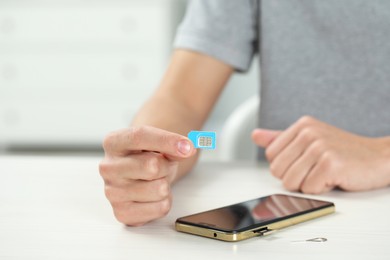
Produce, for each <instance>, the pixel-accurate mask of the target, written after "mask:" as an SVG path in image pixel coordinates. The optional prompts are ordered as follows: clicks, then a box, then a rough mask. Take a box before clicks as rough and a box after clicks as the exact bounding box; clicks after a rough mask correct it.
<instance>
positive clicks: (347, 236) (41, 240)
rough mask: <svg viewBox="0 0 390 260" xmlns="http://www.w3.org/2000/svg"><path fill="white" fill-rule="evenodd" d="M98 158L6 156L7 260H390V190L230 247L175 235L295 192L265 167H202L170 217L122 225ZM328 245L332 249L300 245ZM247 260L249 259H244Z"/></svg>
mask: <svg viewBox="0 0 390 260" xmlns="http://www.w3.org/2000/svg"><path fill="white" fill-rule="evenodd" d="M99 160H100V158H97V157H54V156H52V157H44V156H1V157H0V176H1V179H0V180H1V189H0V259H40V260H41V259H157V258H161V259H186V260H187V259H233V258H234V259H236V258H237V257H240V258H241V257H243V258H242V259H347V258H348V259H370V260H371V259H390V224H389V221H390V210H389V209H390V189H382V190H377V191H372V192H359V193H345V192H341V191H333V192H331V193H327V194H324V195H323V196H309V197H316V198H320V199H325V200H331V201H333V202H334V203H335V204H336V213H335V214H332V215H329V216H325V217H322V218H319V219H316V220H312V221H309V222H306V223H301V224H299V225H296V226H293V227H289V228H287V229H284V230H283V231H279V232H277V233H275V234H272V235H269V236H267V237H259V238H252V239H249V240H246V241H241V242H234V243H229V242H222V241H217V240H212V239H207V238H202V237H197V236H193V235H189V234H184V233H179V232H176V231H175V230H174V228H173V224H174V221H175V219H176V218H178V217H180V216H183V215H187V214H191V213H195V212H198V211H202V210H206V209H211V208H214V207H219V206H224V205H227V204H232V203H235V202H240V201H243V200H247V199H251V198H256V197H259V196H263V195H268V194H272V193H288V192H286V191H285V190H284V189H283V188H282V186H281V184H280V182H279V181H278V180H276V179H274V178H273V177H272V176H271V175H270V174H269V173H268V170H267V168H266V166H265V165H263V166H259V165H252V164H242V163H241V164H240V163H231V164H226V163H224V164H222V163H203V164H200V165H198V167H197V168H196V169H195V170H194V171H193V172H192V173H191V174H190V175H189V176H188V177H187V178H185V179H183V180H181V181H180V182H179V183H177V185H176V186H175V188H174V196H175V197H174V205H173V208H172V210H171V212H170V213H169V215H168V216H167V217H165V218H164V219H161V220H158V221H155V222H153V223H150V224H148V225H146V226H143V227H138V228H130V227H125V226H123V225H122V224H120V223H118V222H117V221H116V220H115V219H114V217H113V215H112V212H111V207H110V205H109V203H108V201H107V200H106V198H105V197H104V194H103V182H102V180H101V178H100V176H99V173H98V163H99ZM314 237H325V238H327V239H328V241H327V242H322V243H321V242H301V243H297V242H292V241H295V240H305V239H309V238H314ZM244 257H245V258H244Z"/></svg>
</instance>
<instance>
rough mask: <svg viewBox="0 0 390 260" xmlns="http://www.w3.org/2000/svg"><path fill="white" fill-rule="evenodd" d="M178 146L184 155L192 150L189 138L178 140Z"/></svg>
mask: <svg viewBox="0 0 390 260" xmlns="http://www.w3.org/2000/svg"><path fill="white" fill-rule="evenodd" d="M177 148H178V149H179V151H180V152H181V153H182V154H184V155H187V154H188V153H189V152H190V151H191V145H190V143H189V142H188V141H187V140H181V141H180V142H178V144H177Z"/></svg>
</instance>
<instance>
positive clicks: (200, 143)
mask: <svg viewBox="0 0 390 260" xmlns="http://www.w3.org/2000/svg"><path fill="white" fill-rule="evenodd" d="M215 137H216V134H215V132H208V131H191V132H189V133H188V138H189V139H190V140H191V141H192V143H193V144H194V146H195V148H201V149H215V143H216V140H215Z"/></svg>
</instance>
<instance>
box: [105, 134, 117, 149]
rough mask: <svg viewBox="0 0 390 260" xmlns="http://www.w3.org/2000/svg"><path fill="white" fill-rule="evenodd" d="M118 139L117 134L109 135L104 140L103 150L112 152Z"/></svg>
mask: <svg viewBox="0 0 390 260" xmlns="http://www.w3.org/2000/svg"><path fill="white" fill-rule="evenodd" d="M116 138H117V132H110V133H108V134H107V135H106V136H105V137H104V140H103V149H104V150H105V151H110V150H111V147H113V145H114V143H115V140H116Z"/></svg>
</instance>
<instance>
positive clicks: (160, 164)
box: [100, 152, 178, 185]
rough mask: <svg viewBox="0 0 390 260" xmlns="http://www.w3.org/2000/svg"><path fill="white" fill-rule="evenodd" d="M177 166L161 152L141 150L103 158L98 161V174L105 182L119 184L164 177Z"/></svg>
mask: <svg viewBox="0 0 390 260" xmlns="http://www.w3.org/2000/svg"><path fill="white" fill-rule="evenodd" d="M177 166H178V165H177V162H175V161H168V160H167V159H166V158H165V157H164V156H163V155H162V154H159V153H154V152H142V153H138V154H133V155H131V156H127V157H116V158H106V159H104V160H103V161H102V162H101V163H100V174H101V175H102V177H103V179H104V180H105V181H106V183H107V184H113V185H114V184H115V185H121V184H122V183H126V181H128V180H149V181H150V180H155V179H160V178H163V177H166V176H168V175H169V174H172V173H174V172H176V171H175V170H176V168H177ZM170 177H172V178H173V177H175V176H170Z"/></svg>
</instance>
